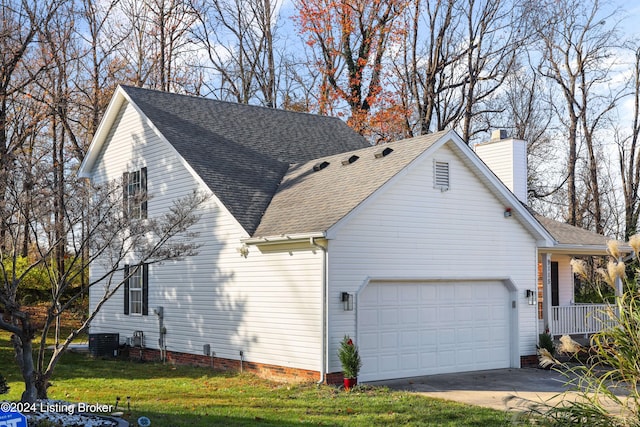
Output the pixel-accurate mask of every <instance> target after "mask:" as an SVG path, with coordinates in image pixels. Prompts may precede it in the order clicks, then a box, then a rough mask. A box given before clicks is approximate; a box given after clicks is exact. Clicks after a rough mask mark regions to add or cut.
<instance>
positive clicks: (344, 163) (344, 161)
mask: <svg viewBox="0 0 640 427" xmlns="http://www.w3.org/2000/svg"><path fill="white" fill-rule="evenodd" d="M359 158H360V157H358V156H356V155H355V154H354V155H353V156H351V157H349V158H348V159H344V160H343V161H342V166H347V165H350V164H351V163H353V162H355V161H356V160H358V159H359Z"/></svg>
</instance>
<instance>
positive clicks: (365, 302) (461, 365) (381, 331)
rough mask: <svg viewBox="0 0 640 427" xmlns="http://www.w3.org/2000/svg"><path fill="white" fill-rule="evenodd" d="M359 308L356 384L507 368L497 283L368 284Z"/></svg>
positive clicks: (504, 306) (504, 301) (504, 293)
mask: <svg viewBox="0 0 640 427" xmlns="http://www.w3.org/2000/svg"><path fill="white" fill-rule="evenodd" d="M357 308H358V347H359V349H360V355H361V357H362V370H361V371H360V375H359V378H360V380H361V381H374V380H382V379H390V378H404V377H410V376H417V375H432V374H439V373H446V372H464V371H475V370H483V369H496V368H507V367H509V366H510V356H509V355H510V338H509V337H510V320H509V319H510V316H509V311H510V305H509V291H508V290H507V288H506V287H505V285H504V284H503V283H502V282H499V281H496V282H486V281H478V282H464V283H460V282H433V283H431V282H429V283H375V282H372V283H370V284H369V285H367V287H366V288H365V289H364V290H363V292H362V293H361V294H360V296H359V298H358V307H357Z"/></svg>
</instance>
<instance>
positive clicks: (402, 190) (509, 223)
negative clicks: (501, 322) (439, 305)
mask: <svg viewBox="0 0 640 427" xmlns="http://www.w3.org/2000/svg"><path fill="white" fill-rule="evenodd" d="M433 157H434V158H436V159H438V161H444V162H448V163H449V168H450V173H451V176H455V180H456V183H455V186H453V187H452V188H451V190H450V191H446V192H441V191H439V190H438V189H436V188H434V185H433V179H434V174H433V158H425V159H423V161H421V162H420V163H418V164H414V165H412V167H411V168H410V170H408V171H407V173H406V174H404V175H403V176H402V179H399V180H396V181H395V182H393V183H392V184H391V185H389V186H386V187H384V188H383V189H382V191H381V192H379V193H378V194H376V195H374V196H373V198H372V199H371V200H369V201H367V203H365V204H364V205H363V206H361V207H360V209H359V211H358V212H357V214H355V215H352V216H351V217H350V219H349V221H348V223H345V224H341V226H340V228H339V229H338V231H337V232H336V235H335V239H334V240H331V241H330V246H329V265H330V269H329V283H330V285H329V286H330V289H329V293H330V298H332V299H331V301H333V302H334V303H333V304H331V306H330V309H329V310H330V314H329V318H330V319H331V320H330V326H329V328H330V337H329V339H330V348H329V355H330V357H331V360H330V369H329V371H330V372H332V371H339V370H340V364H339V362H338V360H337V357H335V356H334V354H335V352H336V349H337V346H338V342H339V340H340V339H341V338H342V336H344V334H349V335H351V336H357V334H358V331H357V328H356V324H357V322H356V316H357V314H356V313H357V309H358V308H359V305H358V298H359V294H358V293H359V292H360V291H361V290H362V289H363V288H364V286H365V285H366V284H367V283H368V282H369V281H374V280H377V279H387V280H394V279H408V280H420V279H425V280H427V279H429V280H435V279H447V278H452V277H454V278H457V279H460V280H463V279H465V278H468V279H470V280H477V279H500V278H509V279H510V280H511V281H512V282H513V283H514V286H515V287H517V291H516V292H514V293H513V299H514V300H515V301H516V303H517V316H518V317H517V318H516V320H517V322H518V325H519V327H518V331H517V332H516V335H517V336H518V337H519V338H518V339H517V340H516V342H514V343H513V346H514V348H515V351H516V352H517V353H519V354H518V356H519V355H531V354H535V352H536V349H535V344H536V342H537V324H536V323H537V322H536V311H535V306H529V305H528V304H527V302H526V298H525V290H526V289H535V288H536V272H537V249H536V242H535V240H534V238H533V237H532V236H531V235H530V234H529V233H528V232H527V231H526V229H525V228H524V227H523V225H522V224H521V223H520V222H519V219H518V218H517V215H514V216H513V217H511V218H505V217H504V209H505V202H504V201H501V200H499V199H498V198H497V197H496V196H495V195H494V193H492V192H490V191H489V189H488V188H487V187H485V186H484V184H482V182H481V181H480V180H479V179H478V177H477V176H476V175H475V174H474V173H473V172H472V171H471V170H470V169H469V168H468V167H467V165H465V164H464V163H463V162H462V161H461V159H460V157H458V156H457V155H456V154H455V153H454V152H453V151H452V150H451V149H449V148H448V146H446V145H445V146H443V147H442V148H440V149H439V150H438V151H437V152H436V153H434V155H433ZM341 292H351V293H354V294H356V310H355V311H353V312H347V311H344V310H343V309H342V307H341V305H340V303H339V295H340V293H341ZM512 363H513V359H512Z"/></svg>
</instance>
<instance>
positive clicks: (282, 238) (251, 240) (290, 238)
mask: <svg viewBox="0 0 640 427" xmlns="http://www.w3.org/2000/svg"><path fill="white" fill-rule="evenodd" d="M323 238H326V234H325V233H322V232H317V233H300V234H281V235H279V236H267V237H248V238H246V239H241V241H242V243H244V244H246V245H269V244H271V245H277V244H282V243H294V242H306V241H309V242H310V243H311V245H312V246H316V247H318V245H317V244H316V243H315V240H314V239H323ZM322 249H323V250H324V248H322Z"/></svg>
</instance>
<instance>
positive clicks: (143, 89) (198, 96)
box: [120, 84, 342, 121]
mask: <svg viewBox="0 0 640 427" xmlns="http://www.w3.org/2000/svg"><path fill="white" fill-rule="evenodd" d="M120 87H122V88H123V89H124V90H125V92H126V91H127V90H128V89H132V90H140V91H146V92H151V93H155V94H167V95H172V96H181V97H185V98H192V99H195V100H201V101H204V102H215V103H219V104H227V105H234V106H238V107H240V108H245V107H246V108H251V109H261V110H265V111H273V112H278V113H285V114H291V115H294V114H299V115H303V116H312V117H316V118H318V117H320V118H325V119H330V120H340V121H342V120H341V119H340V118H339V117H335V116H328V115H324V114H317V113H312V112H309V111H295V110H287V109H284V108H277V107H267V106H264V105H255V104H244V103H242V102H236V101H225V100H222V99H215V98H209V97H206V96H202V95H194V94H188V93H177V92H167V91H161V90H157V89H151V88H146V87H138V86H131V85H124V84H121V85H120Z"/></svg>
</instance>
